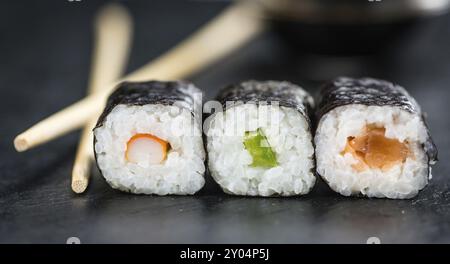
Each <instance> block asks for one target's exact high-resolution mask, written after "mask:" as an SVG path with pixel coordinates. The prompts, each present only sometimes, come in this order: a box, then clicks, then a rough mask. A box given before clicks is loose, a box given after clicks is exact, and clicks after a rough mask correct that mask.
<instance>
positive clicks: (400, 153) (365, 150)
mask: <svg viewBox="0 0 450 264" xmlns="http://www.w3.org/2000/svg"><path fill="white" fill-rule="evenodd" d="M385 132H386V129H385V128H384V127H381V128H380V127H376V126H375V125H367V126H366V127H365V128H364V132H363V133H362V134H361V135H359V136H351V137H348V138H347V144H346V146H345V148H344V151H343V152H342V154H343V155H344V154H346V153H350V154H352V156H353V157H354V158H355V159H356V160H357V161H358V162H357V163H355V164H353V165H352V167H353V169H355V170H357V171H359V172H361V171H364V170H366V169H368V168H370V169H381V170H383V171H387V170H389V169H390V168H392V167H393V166H395V165H397V164H399V163H403V162H405V161H406V158H407V157H408V155H409V148H408V144H407V142H403V143H402V142H400V141H398V140H397V139H391V138H387V137H385Z"/></svg>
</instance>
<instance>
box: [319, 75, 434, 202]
mask: <svg viewBox="0 0 450 264" xmlns="http://www.w3.org/2000/svg"><path fill="white" fill-rule="evenodd" d="M319 97H320V98H319V100H318V107H317V111H316V114H317V120H319V122H318V126H317V129H316V135H315V145H316V159H317V172H318V173H319V174H320V175H321V176H322V178H323V179H324V180H325V181H326V182H327V183H328V185H329V186H330V187H331V188H332V189H333V190H334V191H336V192H339V193H340V194H342V195H345V196H350V195H357V194H360V195H364V196H368V197H379V198H383V197H387V198H392V199H404V198H411V197H413V196H415V195H417V193H418V192H419V191H420V190H421V189H423V188H424V187H425V186H426V185H427V183H428V180H429V179H430V178H431V168H430V165H432V164H434V163H435V162H436V160H437V150H436V147H435V146H434V144H433V142H432V140H431V137H430V134H429V132H428V129H427V126H426V124H425V122H424V118H423V115H422V111H421V109H420V107H419V105H418V104H417V102H416V101H415V100H414V99H413V98H412V97H411V96H410V95H409V94H408V93H407V92H406V90H405V89H404V88H402V87H400V86H398V85H395V84H393V83H390V82H387V81H383V80H377V79H371V78H362V79H351V78H344V77H342V78H338V79H336V80H334V81H332V82H329V83H327V84H326V85H324V87H323V88H322V90H321V93H320V96H319Z"/></svg>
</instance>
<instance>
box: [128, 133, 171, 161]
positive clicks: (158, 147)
mask: <svg viewBox="0 0 450 264" xmlns="http://www.w3.org/2000/svg"><path fill="white" fill-rule="evenodd" d="M139 142H141V143H139ZM143 142H144V144H145V143H147V144H146V145H149V143H150V146H153V147H152V149H146V151H148V152H150V154H152V155H153V159H154V158H155V154H156V158H157V160H159V161H157V162H151V163H160V162H162V161H163V160H165V159H166V157H167V151H168V149H169V143H168V142H167V141H165V140H162V139H160V138H158V137H156V136H153V135H151V134H136V135H134V136H132V137H131V138H130V139H129V140H128V142H127V149H126V152H125V159H126V160H127V161H129V162H136V161H135V160H134V159H133V158H132V157H131V156H133V154H132V153H130V152H133V148H136V145H137V144H141V145H142V144H143ZM151 152H153V153H151ZM154 152H158V153H154ZM158 157H159V158H158Z"/></svg>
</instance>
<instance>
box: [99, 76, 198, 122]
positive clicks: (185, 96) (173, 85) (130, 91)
mask: <svg viewBox="0 0 450 264" xmlns="http://www.w3.org/2000/svg"><path fill="white" fill-rule="evenodd" d="M201 96H202V91H201V90H200V89H198V88H196V87H195V86H194V85H193V84H191V83H188V82H180V81H171V82H161V81H148V82H122V83H120V84H119V85H118V86H117V88H116V90H115V91H114V92H113V93H112V94H111V95H110V96H109V97H108V100H107V102H106V107H105V109H104V111H103V113H102V114H101V115H100V117H99V119H98V121H97V125H96V126H95V128H97V127H100V126H102V125H103V123H104V122H105V120H106V117H107V116H108V115H109V113H110V112H111V111H112V110H113V109H114V107H116V106H117V105H130V106H131V105H147V104H162V105H177V106H179V107H182V108H185V109H187V110H189V111H190V112H191V113H192V114H193V115H194V114H197V113H194V111H196V110H198V111H201ZM195 104H199V105H197V106H196V105H195ZM198 114H199V115H198V116H199V117H198V118H200V117H201V115H200V113H198ZM95 128H94V129H95Z"/></svg>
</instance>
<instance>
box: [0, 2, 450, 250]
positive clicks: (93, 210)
mask: <svg viewBox="0 0 450 264" xmlns="http://www.w3.org/2000/svg"><path fill="white" fill-rule="evenodd" d="M34 2H36V1H29V2H26V3H24V2H22V1H12V0H8V1H2V2H1V3H0V36H1V41H0V58H1V63H0V72H1V74H0V89H1V95H2V98H3V100H2V104H0V116H1V121H2V123H1V126H0V134H1V135H2V137H1V138H0V242H1V243H11V242H17V243H30V242H33V243H46V242H51V243H65V242H66V240H67V238H69V237H74V236H75V237H79V238H80V240H81V242H82V243H96V242H109V243H118V242H150V243H158V242H169V243H170V242H183V243H186V242H193V243H194V242H203V243H217V242H256V243H260V242H273V243H282V242H293V243H297V242H314V243H325V242H331V243H334V242H336V243H341V242H354V243H365V242H366V240H367V238H368V237H372V236H376V237H379V238H380V240H381V242H382V243H388V242H409V243H439V242H447V243H448V242H450V192H449V187H450V179H449V177H448V176H449V173H450V163H449V162H448V161H449V158H450V140H449V136H448V131H450V118H448V112H449V111H450V104H449V103H448V100H449V98H450V89H449V84H450V74H449V72H450V15H445V16H442V17H438V18H435V19H427V20H424V21H421V22H420V23H419V24H417V25H416V26H414V27H411V28H409V29H408V30H406V31H405V32H404V33H403V35H401V36H399V38H398V39H396V40H395V41H393V40H389V39H386V41H389V42H390V43H388V45H386V46H387V47H388V48H386V49H383V51H381V52H379V53H378V54H376V55H367V56H355V57H338V56H322V55H317V54H311V53H308V52H306V51H305V52H298V51H296V52H293V51H291V50H289V49H288V48H287V47H286V46H285V45H284V44H283V43H282V42H281V41H280V40H279V39H278V38H277V36H275V34H272V33H267V34H264V35H263V36H261V37H259V38H258V39H257V40H256V41H255V42H253V43H251V44H249V45H247V46H246V47H244V48H243V49H242V50H241V51H239V52H236V53H234V54H233V55H231V56H228V57H227V58H226V59H225V60H223V61H222V62H220V63H218V64H216V65H215V66H213V67H209V68H208V69H207V70H206V71H204V72H203V73H202V74H198V75H197V76H194V77H192V78H190V80H191V81H193V82H194V83H195V84H196V85H197V86H198V87H200V88H203V89H204V91H205V92H206V97H207V98H213V97H214V96H215V95H216V94H217V91H218V89H219V88H220V87H223V86H224V85H227V84H229V83H237V82H239V81H241V80H246V79H260V80H264V79H274V80H288V81H291V82H294V83H297V84H299V85H300V86H302V87H304V88H306V89H307V90H308V91H309V92H311V93H313V94H314V93H315V92H316V89H315V88H316V87H317V86H318V84H319V83H320V82H321V81H323V80H326V79H330V78H334V77H336V76H338V75H346V76H355V77H358V76H372V77H376V78H381V79H388V80H391V81H393V82H396V83H399V84H401V85H402V86H404V87H407V88H408V90H409V92H410V93H411V94H412V95H413V96H414V97H415V98H416V99H417V100H418V101H419V103H420V104H421V106H422V108H423V110H424V111H425V112H427V113H428V123H429V126H430V130H431V133H432V136H433V139H434V140H435V143H436V145H437V146H438V148H439V151H440V153H439V155H440V162H438V164H437V165H436V166H434V167H433V180H432V181H431V183H430V185H429V186H428V187H427V188H426V189H425V190H424V191H423V192H421V193H420V194H419V196H418V197H416V198H414V199H412V200H402V201H395V200H384V199H381V200H380V199H358V198H345V197H341V196H339V195H338V194H335V193H333V192H332V191H331V190H330V189H329V188H328V187H327V186H326V185H325V184H324V183H322V182H319V183H318V185H317V186H316V188H315V189H314V190H313V192H312V193H311V194H310V195H307V196H305V197H301V198H290V199H285V198H266V199H261V198H245V197H233V196H228V195H225V194H223V193H222V192H221V191H220V189H219V188H218V187H217V186H216V185H215V184H214V183H212V182H211V180H210V179H209V178H208V183H207V185H206V187H205V189H203V190H202V191H201V192H200V194H199V195H198V196H194V197H172V196H170V197H154V196H136V195H131V194H126V193H120V192H118V191H115V190H112V189H111V188H109V187H108V185H107V184H106V183H105V182H104V181H103V180H102V179H101V177H100V175H99V173H98V172H97V171H95V169H94V170H93V180H92V182H91V185H90V187H89V189H88V190H87V192H86V194H84V195H81V196H78V195H75V194H73V193H72V192H71V190H70V172H71V166H72V162H73V159H74V155H75V149H76V144H77V139H78V132H76V133H71V134H70V135H68V136H66V137H63V138H60V139H58V140H56V141H54V142H51V143H50V144H47V145H45V146H41V147H39V148H36V149H33V150H31V151H28V152H26V153H16V152H15V151H14V150H13V146H12V139H13V137H14V135H15V134H16V133H18V132H20V131H22V130H23V129H25V128H27V127H28V126H30V125H31V124H33V123H34V122H36V121H38V120H40V119H41V118H43V117H45V116H47V115H49V114H51V113H53V112H55V111H57V110H59V109H61V108H63V107H64V106H66V105H68V104H70V103H73V102H75V101H76V100H78V99H80V98H82V97H83V96H84V94H85V90H86V84H87V77H88V71H89V65H90V50H91V45H92V36H91V23H92V17H93V14H94V12H95V10H96V9H97V8H98V7H99V6H100V5H101V3H102V2H104V1H82V2H74V3H72V2H68V1H56V0H45V1H39V3H37V2H36V3H34ZM126 4H127V5H128V6H129V7H130V8H131V10H132V12H133V14H134V16H135V18H136V34H135V43H134V46H133V52H132V56H131V61H130V66H129V70H133V69H136V68H137V67H139V66H140V65H143V64H144V63H146V62H147V61H148V60H150V59H151V58H154V57H156V56H157V54H160V53H161V52H163V51H165V50H167V49H168V47H170V46H172V45H174V44H176V43H177V42H178V41H179V40H181V39H183V38H184V37H185V36H187V35H189V33H191V32H193V31H194V30H195V28H197V27H198V26H200V25H201V24H203V23H204V22H206V21H207V20H208V19H210V18H211V17H213V16H214V15H215V14H217V13H218V12H220V10H222V8H223V7H224V6H226V5H227V3H225V2H222V1H178V2H176V1H170V3H168V1H163V0H158V1H144V0H137V1H128V2H126Z"/></svg>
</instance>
